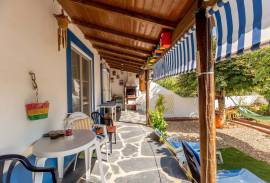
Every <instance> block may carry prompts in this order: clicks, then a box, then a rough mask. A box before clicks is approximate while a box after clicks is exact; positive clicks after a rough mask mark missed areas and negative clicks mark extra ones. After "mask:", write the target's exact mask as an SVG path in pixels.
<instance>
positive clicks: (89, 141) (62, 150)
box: [33, 130, 105, 183]
mask: <svg viewBox="0 0 270 183" xmlns="http://www.w3.org/2000/svg"><path fill="white" fill-rule="evenodd" d="M93 147H94V148H95V149H96V152H97V158H98V162H99V171H100V176H101V180H102V182H105V179H104V173H103V167H102V158H101V152H100V146H99V144H98V142H97V140H96V134H95V133H94V132H92V131H90V130H73V135H72V136H70V137H60V138H58V139H54V140H51V139H50V138H48V137H42V138H40V139H39V140H38V141H36V142H35V143H34V145H33V154H34V155H35V156H36V157H37V160H36V166H40V167H44V165H45V161H46V159H47V158H57V166H58V167H57V168H58V175H59V178H63V175H64V157H65V156H69V155H73V154H77V153H80V152H82V151H84V153H85V169H86V179H90V169H91V167H90V164H91V157H90V148H93ZM42 179H43V173H36V174H35V176H34V180H35V183H42Z"/></svg>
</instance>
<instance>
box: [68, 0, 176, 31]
mask: <svg viewBox="0 0 270 183" xmlns="http://www.w3.org/2000/svg"><path fill="white" fill-rule="evenodd" d="M70 1H71V2H73V3H78V4H80V5H83V6H91V7H95V8H98V9H103V10H106V11H110V12H114V13H118V14H121V15H124V16H128V17H131V18H134V19H137V20H142V21H147V22H150V23H153V24H156V25H159V26H162V27H163V28H166V29H174V28H175V26H176V24H175V23H174V22H170V21H168V20H164V19H160V18H157V17H153V16H150V15H145V14H142V13H137V12H134V11H130V10H127V9H123V8H120V7H114V6H111V5H108V4H105V3H102V2H97V1H89V0H88V1H87V0H70Z"/></svg>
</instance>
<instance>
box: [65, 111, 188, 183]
mask: <svg viewBox="0 0 270 183" xmlns="http://www.w3.org/2000/svg"><path fill="white" fill-rule="evenodd" d="M144 124H145V116H144V115H142V114H139V113H135V112H132V111H128V112H122V114H121V118H120V120H119V122H117V143H116V144H113V153H112V154H111V155H110V156H109V161H108V162H106V161H105V160H104V161H103V168H104V172H105V176H106V181H107V182H115V183H171V182H172V183H173V182H188V181H186V177H185V175H184V173H183V172H182V171H181V169H180V167H179V165H178V163H177V161H176V160H175V159H174V157H173V155H172V154H171V153H170V152H169V151H168V150H167V149H166V147H164V146H163V145H162V144H160V143H158V142H156V141H154V140H152V138H151V134H152V132H153V130H152V129H151V128H149V127H147V126H145V125H144ZM103 152H105V151H104V150H103ZM103 156H104V159H106V158H105V154H104V155H103ZM93 161H95V159H94V158H93V159H92V162H93ZM92 164H93V167H92V172H91V179H90V181H86V180H85V178H84V177H85V176H84V173H85V170H84V160H79V161H78V165H77V169H76V170H75V171H74V172H73V171H72V170H71V168H70V170H68V171H67V172H66V174H65V178H64V179H63V181H62V182H63V183H75V182H78V183H82V182H84V183H86V182H93V183H96V182H100V180H99V171H98V166H97V163H92Z"/></svg>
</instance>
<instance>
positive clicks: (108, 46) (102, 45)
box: [91, 41, 151, 56]
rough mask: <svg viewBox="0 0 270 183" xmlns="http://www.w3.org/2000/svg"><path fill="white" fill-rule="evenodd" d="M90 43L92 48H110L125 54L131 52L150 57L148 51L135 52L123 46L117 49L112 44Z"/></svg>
mask: <svg viewBox="0 0 270 183" xmlns="http://www.w3.org/2000/svg"><path fill="white" fill-rule="evenodd" d="M91 43H92V45H93V46H98V47H103V48H111V49H114V50H121V51H126V52H133V53H137V54H140V55H145V56H149V55H151V52H150V51H142V50H135V49H131V48H127V47H125V46H121V47H119V46H116V45H113V44H105V43H100V42H95V41H92V42H91Z"/></svg>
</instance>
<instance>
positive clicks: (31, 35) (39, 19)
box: [0, 0, 101, 154]
mask: <svg viewBox="0 0 270 183" xmlns="http://www.w3.org/2000/svg"><path fill="white" fill-rule="evenodd" d="M59 12H60V9H59V6H58V4H57V2H56V1H52V0H42V1H40V0H39V1H37V0H25V1H22V0H12V1H10V0H4V1H0V22H1V25H0V26H1V28H0V40H1V44H0V50H1V51H0V52H1V57H0V101H1V102H0V154H5V153H21V152H23V151H24V150H26V149H27V148H28V147H29V145H30V144H32V143H33V142H34V141H35V140H37V139H38V138H40V137H41V136H42V134H43V133H45V132H47V131H48V130H51V129H59V128H62V124H63V122H62V120H63V117H64V114H65V113H66V111H67V86H66V51H65V49H63V50H61V52H58V51H57V28H58V26H57V22H56V20H55V18H54V16H53V14H54V13H59ZM69 28H70V29H71V30H72V31H73V33H75V34H76V36H78V37H79V38H80V39H81V41H82V42H83V43H84V44H85V45H87V46H88V47H89V49H90V50H91V51H92V52H93V53H94V54H95V73H96V74H95V85H96V86H95V94H96V97H95V100H96V102H95V103H96V105H98V104H99V103H100V93H101V92H100V73H99V72H100V69H99V66H100V63H99V56H98V54H97V52H96V50H94V49H93V47H92V46H91V44H90V43H89V42H88V41H87V40H86V39H84V36H83V34H82V33H81V31H80V30H79V29H78V28H77V27H75V26H73V25H71V26H70V27H69ZM30 70H32V71H34V72H35V73H36V77H37V83H38V86H39V95H40V100H41V101H44V100H48V101H49V102H50V110H49V118H48V119H45V120H38V121H28V120H27V119H26V112H25V107H24V105H25V104H26V103H29V102H32V100H33V92H32V88H31V81H30V78H29V75H28V72H29V71H30Z"/></svg>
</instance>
